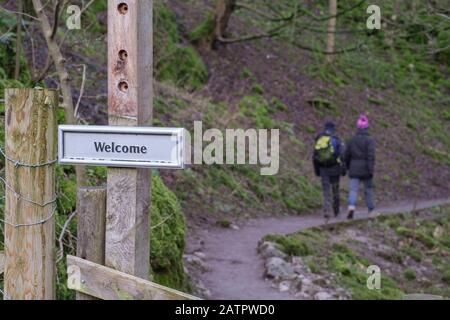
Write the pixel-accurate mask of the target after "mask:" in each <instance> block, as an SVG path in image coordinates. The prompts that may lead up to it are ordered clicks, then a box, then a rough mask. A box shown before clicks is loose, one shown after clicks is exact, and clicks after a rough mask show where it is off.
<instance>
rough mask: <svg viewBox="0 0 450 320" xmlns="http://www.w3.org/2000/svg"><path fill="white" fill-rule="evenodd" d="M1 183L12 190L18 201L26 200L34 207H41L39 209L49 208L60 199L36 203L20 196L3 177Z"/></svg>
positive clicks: (0, 178) (0, 179)
mask: <svg viewBox="0 0 450 320" xmlns="http://www.w3.org/2000/svg"><path fill="white" fill-rule="evenodd" d="M0 181H1V182H3V184H4V185H5V187H6V188H7V189H8V190H10V191H11V192H12V193H13V194H14V196H15V197H16V198H17V199H19V200H24V201H26V202H28V203H31V204H34V205H36V206H39V207H41V208H45V207H46V206H48V205H50V204H53V203H55V202H56V201H57V200H58V199H57V198H56V197H55V198H53V199H52V200H49V201H46V202H43V203H40V202H37V201H34V200H32V199H30V198H27V197H24V196H23V195H22V194H20V193H19V192H17V191H16V190H15V189H14V188H13V187H12V186H10V185H9V184H8V183H7V182H6V180H5V179H4V178H3V177H0Z"/></svg>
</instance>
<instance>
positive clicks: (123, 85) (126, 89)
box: [119, 81, 128, 92]
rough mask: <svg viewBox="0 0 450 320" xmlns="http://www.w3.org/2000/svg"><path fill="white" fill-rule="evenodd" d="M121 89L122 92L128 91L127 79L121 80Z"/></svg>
mask: <svg viewBox="0 0 450 320" xmlns="http://www.w3.org/2000/svg"><path fill="white" fill-rule="evenodd" d="M119 90H120V91H122V92H127V91H128V83H127V82H126V81H120V82H119Z"/></svg>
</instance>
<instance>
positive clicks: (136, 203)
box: [0, 0, 197, 300]
mask: <svg viewBox="0 0 450 320" xmlns="http://www.w3.org/2000/svg"><path fill="white" fill-rule="evenodd" d="M152 7H153V1H152V0H126V1H125V0H108V104H109V106H108V116H109V124H110V126H102V127H99V126H60V127H59V133H58V134H57V132H56V129H57V126H56V108H57V105H58V99H57V98H58V94H57V92H56V91H50V90H40V89H39V90H33V89H20V90H12V89H11V90H7V91H6V105H7V108H6V126H5V127H6V137H7V139H6V155H5V158H6V160H7V161H5V162H6V180H5V181H3V182H4V183H5V186H6V189H7V190H6V208H5V220H4V223H5V255H3V253H0V273H1V272H4V274H5V296H4V297H5V298H6V299H54V297H55V264H54V262H55V259H54V251H55V250H54V241H55V220H54V214H55V212H56V195H55V186H56V179H55V167H54V164H55V163H56V153H57V151H58V161H59V163H61V164H75V165H86V164H89V165H104V166H108V176H107V188H106V189H105V188H101V187H100V188H80V189H79V190H78V201H77V213H78V243H77V255H78V257H73V256H67V265H68V286H69V288H70V289H73V290H76V291H77V299H78V300H90V299H96V298H99V299H197V298H196V297H194V296H190V295H188V294H185V293H182V292H179V291H176V290H173V289H170V288H166V287H163V286H160V285H158V284H155V283H152V282H150V281H148V280H147V279H148V277H149V264H150V237H149V232H150V230H149V229H150V228H149V224H150V221H149V216H150V204H151V199H150V183H151V180H150V171H149V169H150V168H163V169H182V168H183V167H184V160H185V159H184V155H183V149H184V129H181V128H151V127H149V126H150V124H151V118H152V106H153V88H152V79H153V65H152V63H153V61H152V55H153V43H152V41H153V39H152V33H153V31H152ZM57 138H58V139H59V143H58V150H57V148H56V145H57ZM3 260H5V261H3ZM3 267H4V268H3Z"/></svg>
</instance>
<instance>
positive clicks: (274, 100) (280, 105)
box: [270, 97, 289, 111]
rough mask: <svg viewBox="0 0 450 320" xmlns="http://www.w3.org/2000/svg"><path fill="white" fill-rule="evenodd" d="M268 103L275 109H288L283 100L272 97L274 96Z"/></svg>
mask: <svg viewBox="0 0 450 320" xmlns="http://www.w3.org/2000/svg"><path fill="white" fill-rule="evenodd" d="M270 105H271V106H272V108H273V109H274V110H276V111H288V110H289V108H288V106H287V105H285V104H284V102H283V101H281V100H280V99H278V98H276V97H274V98H272V100H270Z"/></svg>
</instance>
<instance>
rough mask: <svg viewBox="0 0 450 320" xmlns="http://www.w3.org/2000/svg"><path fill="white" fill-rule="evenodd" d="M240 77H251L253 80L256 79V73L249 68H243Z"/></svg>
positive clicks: (242, 78) (243, 78)
mask: <svg viewBox="0 0 450 320" xmlns="http://www.w3.org/2000/svg"><path fill="white" fill-rule="evenodd" d="M240 78H241V80H245V79H251V80H253V81H256V77H255V75H254V74H253V72H251V71H250V69H248V68H244V69H243V70H242V72H241V76H240Z"/></svg>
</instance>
